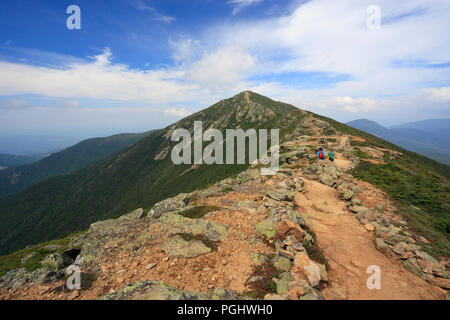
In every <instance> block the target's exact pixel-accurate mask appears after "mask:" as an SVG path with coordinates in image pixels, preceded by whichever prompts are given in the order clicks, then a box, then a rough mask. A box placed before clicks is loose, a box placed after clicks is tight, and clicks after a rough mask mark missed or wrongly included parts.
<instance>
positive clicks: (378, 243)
mask: <svg viewBox="0 0 450 320" xmlns="http://www.w3.org/2000/svg"><path fill="white" fill-rule="evenodd" d="M375 247H376V248H377V250H384V249H387V248H388V245H387V244H386V242H384V240H383V239H381V238H375Z"/></svg>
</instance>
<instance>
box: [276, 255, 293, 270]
mask: <svg viewBox="0 0 450 320" xmlns="http://www.w3.org/2000/svg"><path fill="white" fill-rule="evenodd" d="M272 264H273V266H274V267H275V268H276V269H278V270H284V271H291V268H292V263H291V260H289V259H288V258H285V257H281V256H276V257H275V258H273V260H272Z"/></svg>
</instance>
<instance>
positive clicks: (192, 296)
mask: <svg viewBox="0 0 450 320" xmlns="http://www.w3.org/2000/svg"><path fill="white" fill-rule="evenodd" d="M209 297H210V295H209V294H207V293H201V292H194V291H192V292H186V291H182V290H178V289H176V288H173V287H170V286H168V285H166V284H165V283H163V282H160V281H148V280H147V281H139V282H133V283H130V284H129V285H127V286H125V287H123V288H122V289H120V290H118V291H116V292H113V293H110V294H107V295H105V296H103V297H102V298H100V300H206V299H208V298H209Z"/></svg>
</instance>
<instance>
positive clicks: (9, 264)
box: [0, 231, 82, 277]
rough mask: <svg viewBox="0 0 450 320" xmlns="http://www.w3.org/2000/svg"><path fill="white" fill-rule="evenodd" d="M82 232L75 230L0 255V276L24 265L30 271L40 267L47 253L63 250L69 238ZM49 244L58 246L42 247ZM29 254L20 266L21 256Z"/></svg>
mask: <svg viewBox="0 0 450 320" xmlns="http://www.w3.org/2000/svg"><path fill="white" fill-rule="evenodd" d="M79 233H82V231H80V232H76V233H72V234H70V235H68V236H67V237H64V238H61V239H56V240H52V241H46V242H43V243H40V244H38V245H35V246H31V247H27V248H25V249H22V250H18V251H15V252H12V253H10V254H8V255H4V256H1V257H0V277H2V276H3V275H5V274H6V273H7V272H8V271H11V270H14V269H19V268H22V267H24V268H25V269H27V270H28V271H30V272H32V271H34V270H36V269H39V268H40V267H41V261H42V260H43V259H44V258H45V257H46V256H47V255H49V254H51V253H54V252H58V253H61V252H63V251H64V250H65V249H66V248H67V245H68V244H69V243H70V239H71V238H72V237H73V236H75V235H76V234H79ZM49 245H57V246H60V247H59V248H58V249H55V250H50V249H47V248H44V247H45V246H49ZM29 255H31V257H30V258H28V259H27V261H26V262H25V264H24V265H23V266H22V258H25V257H27V256H29Z"/></svg>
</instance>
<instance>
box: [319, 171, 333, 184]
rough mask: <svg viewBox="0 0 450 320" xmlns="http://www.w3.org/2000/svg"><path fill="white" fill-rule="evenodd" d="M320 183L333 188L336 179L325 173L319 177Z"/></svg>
mask: <svg viewBox="0 0 450 320" xmlns="http://www.w3.org/2000/svg"><path fill="white" fill-rule="evenodd" d="M319 181H320V183H322V184H324V185H327V186H329V187H331V186H333V184H334V179H333V178H332V177H331V176H330V175H328V174H325V173H322V174H320V175H319Z"/></svg>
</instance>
